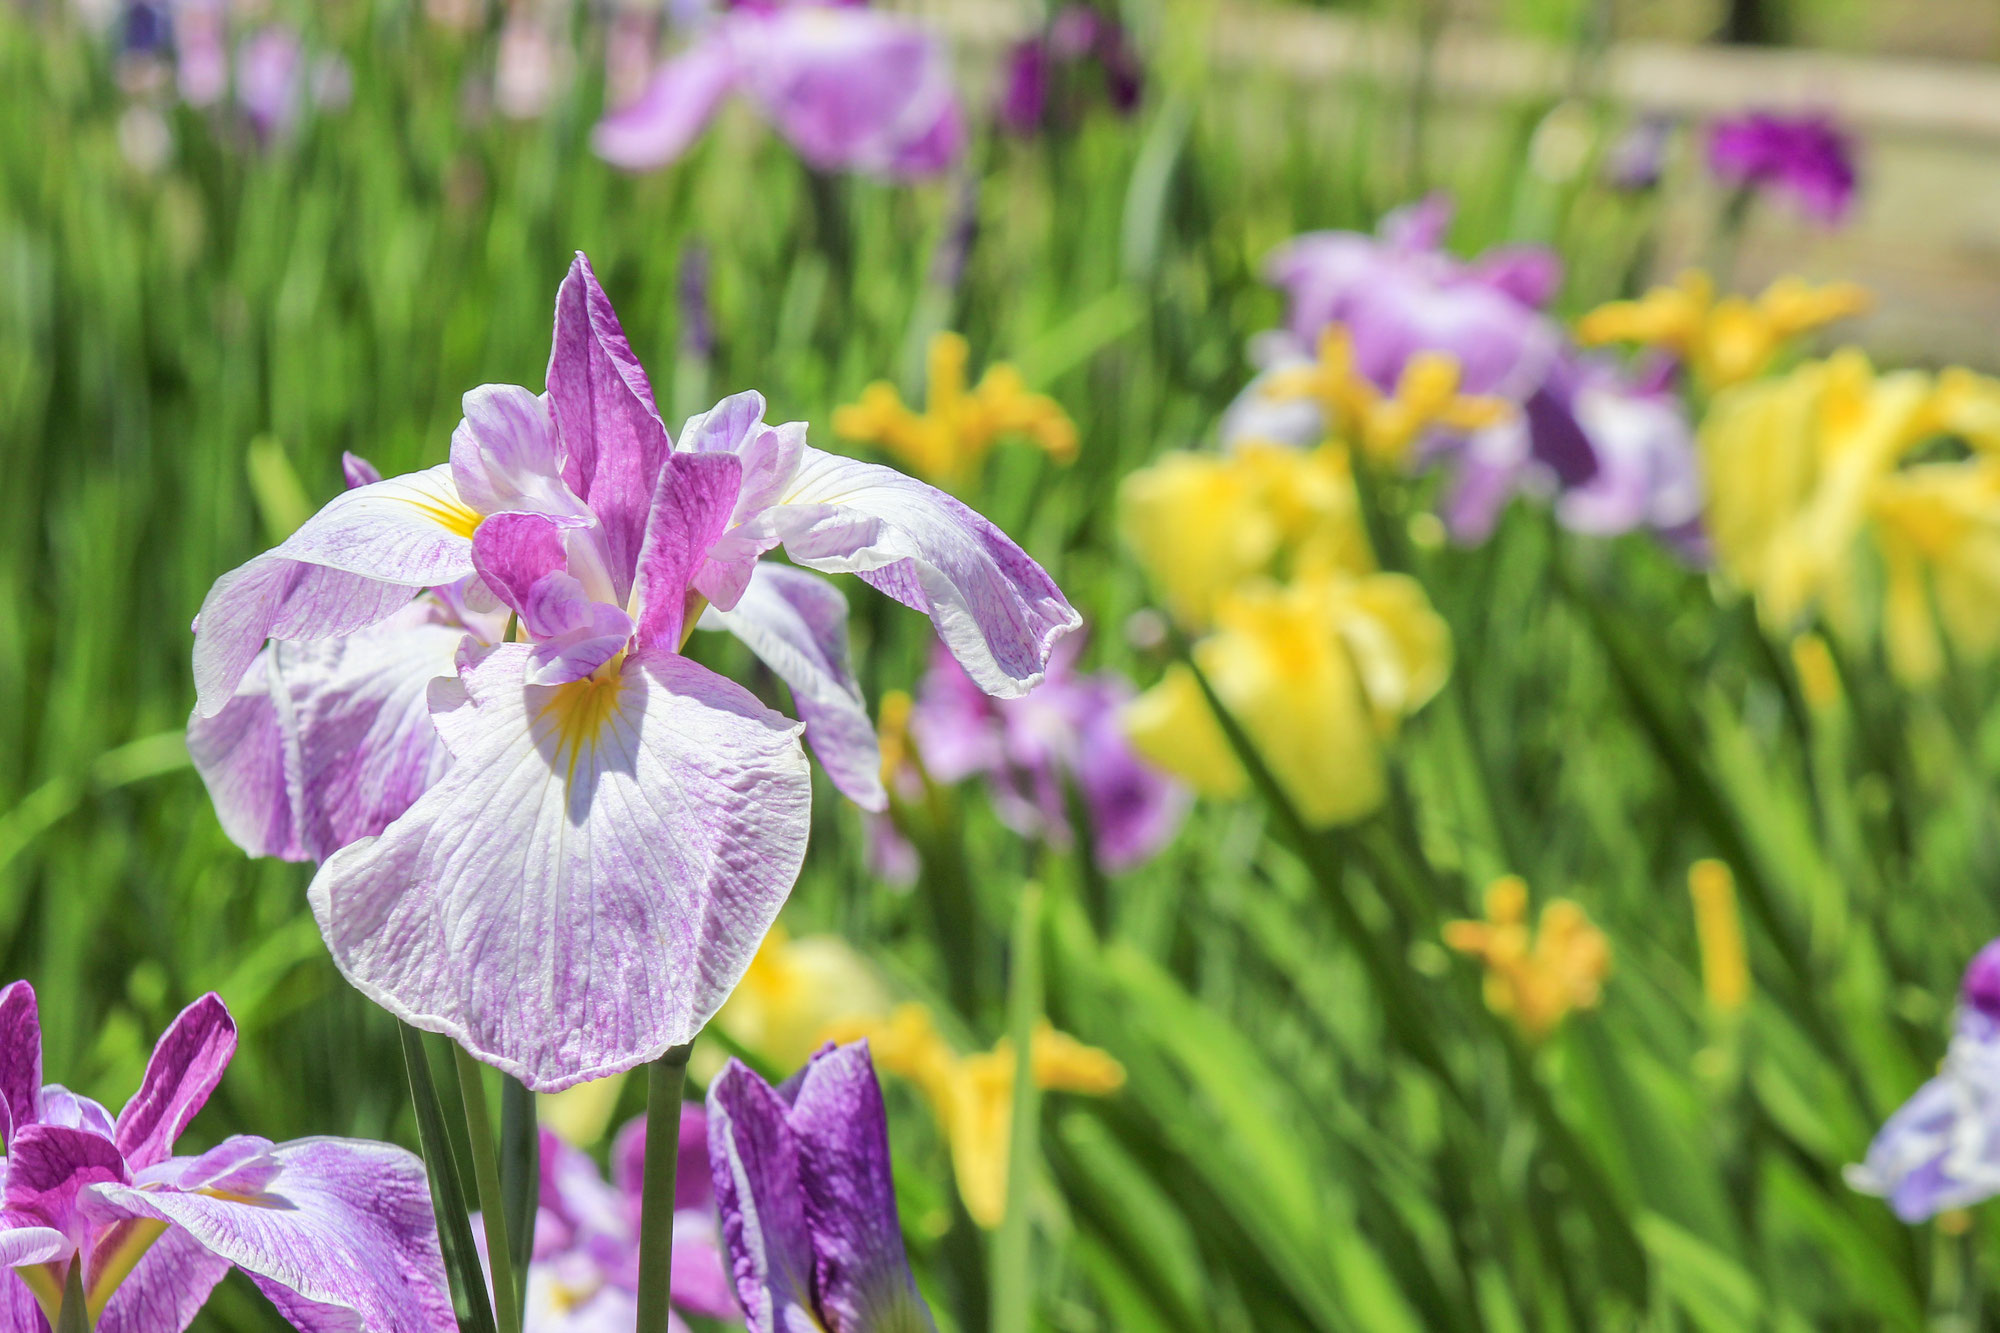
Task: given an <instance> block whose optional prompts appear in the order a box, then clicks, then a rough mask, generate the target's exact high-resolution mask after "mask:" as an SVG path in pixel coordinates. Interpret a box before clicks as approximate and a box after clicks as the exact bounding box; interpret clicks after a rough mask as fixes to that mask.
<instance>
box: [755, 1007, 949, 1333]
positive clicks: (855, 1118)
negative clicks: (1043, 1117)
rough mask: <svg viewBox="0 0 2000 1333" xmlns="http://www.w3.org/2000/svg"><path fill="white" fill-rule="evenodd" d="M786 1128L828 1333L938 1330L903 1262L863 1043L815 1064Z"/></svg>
mask: <svg viewBox="0 0 2000 1333" xmlns="http://www.w3.org/2000/svg"><path fill="white" fill-rule="evenodd" d="M790 1124H791V1129H792V1133H793V1135H794V1138H795V1140H796V1142H797V1144H798V1158H799V1181H800V1185H801V1187H802V1189H803V1191H804V1195H805V1215H806V1228H807V1230H808V1231H809V1232H810V1234H811V1236H812V1248H813V1261H814V1279H813V1289H814V1291H815V1292H816V1293H817V1294H818V1298H819V1299H818V1305H819V1310H820V1315H821V1317H822V1318H823V1319H824V1320H825V1321H826V1324H827V1327H828V1329H829V1333H920V1330H930V1329H935V1327H936V1325H935V1324H934V1323H932V1321H931V1316H930V1311H929V1309H928V1308H927V1307H926V1306H925V1305H924V1302H923V1298H922V1297H920V1296H918V1295H917V1287H916V1282H915V1280H914V1279H913V1278H912V1277H911V1276H910V1263H909V1258H908V1256H907V1255H906V1254H905V1253H904V1252H903V1231H902V1226H901V1224H900V1223H899V1222H898V1220H897V1216H896V1189H895V1184H894V1181H893V1180H892V1178H891V1171H890V1166H889V1129H888V1118H887V1112H886V1111H885V1110H884V1109H883V1106H882V1089H881V1087H880V1086H879V1085H878V1084H877V1083H876V1081H875V1067H874V1065H873V1063H872V1062H871V1061H870V1060H869V1058H868V1043H867V1042H866V1041H858V1042H854V1043H852V1044H850V1045H847V1046H841V1047H837V1048H835V1049H833V1050H829V1051H824V1052H822V1053H821V1054H819V1055H817V1056H815V1057H813V1060H812V1063H811V1064H809V1065H807V1066H806V1072H805V1077H804V1079H803V1080H802V1081H801V1082H800V1084H799V1090H798V1096H797V1099H796V1100H795V1101H794V1102H793V1104H792V1110H791V1115H790Z"/></svg>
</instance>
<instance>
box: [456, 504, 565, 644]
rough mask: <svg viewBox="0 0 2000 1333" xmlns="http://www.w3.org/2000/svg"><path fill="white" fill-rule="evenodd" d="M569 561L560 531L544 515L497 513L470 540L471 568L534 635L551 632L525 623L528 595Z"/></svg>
mask: <svg viewBox="0 0 2000 1333" xmlns="http://www.w3.org/2000/svg"><path fill="white" fill-rule="evenodd" d="M568 558H569V557H568V552H567V550H566V548H565V546H564V544H563V530H562V528H561V527H560V526H559V525H558V524H557V523H556V522H555V520H554V519H551V518H549V517H548V516H547V515H544V514H496V515H494V516H493V517H492V518H489V519H487V520H486V521H485V522H484V523H481V524H480V525H479V531H478V532H476V533H474V534H473V538H472V564H473V568H475V569H477V570H478V571H479V577H480V578H481V579H482V580H483V581H484V582H485V584H486V586H487V587H488V588H490V589H492V591H493V594H494V596H496V597H498V598H499V599H500V600H501V601H502V602H504V603H506V604H507V605H508V606H510V607H512V608H513V609H514V610H515V611H518V612H520V613H521V615H522V617H523V620H524V622H525V623H527V626H528V630H529V632H530V633H533V634H547V633H549V632H550V631H549V630H548V628H546V627H545V626H538V625H536V624H535V623H533V622H532V621H528V620H527V615H528V598H529V595H530V594H531V593H532V592H533V591H534V587H535V585H536V584H537V583H539V582H540V581H541V580H542V579H543V578H544V577H545V576H547V575H549V574H552V573H555V572H557V571H559V570H563V569H565V568H566V567H567V561H568Z"/></svg>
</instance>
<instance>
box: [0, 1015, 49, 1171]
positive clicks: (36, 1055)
mask: <svg viewBox="0 0 2000 1333" xmlns="http://www.w3.org/2000/svg"><path fill="white" fill-rule="evenodd" d="M0 1117H4V1123H0V1131H4V1134H5V1137H0V1151H4V1150H5V1149H6V1146H7V1142H8V1140H9V1139H11V1138H12V1137H13V1134H14V1130H15V1129H16V1128H19V1127H23V1126H27V1125H32V1124H34V1123H35V1122H36V1121H37V1120H40V1119H41V1118H42V1022H41V1018H40V1015H39V1013H38V1011H37V1009H36V1006H35V988H34V987H33V986H31V985H29V984H28V983H27V982H25V981H16V982H12V983H10V984H9V985H8V986H7V988H6V989H5V990H0Z"/></svg>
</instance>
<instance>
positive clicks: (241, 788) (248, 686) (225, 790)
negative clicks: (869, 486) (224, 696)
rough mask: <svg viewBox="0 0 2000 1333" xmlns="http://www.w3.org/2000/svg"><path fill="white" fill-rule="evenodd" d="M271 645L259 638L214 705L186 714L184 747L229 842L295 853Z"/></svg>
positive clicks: (289, 857)
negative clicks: (260, 644)
mask: <svg viewBox="0 0 2000 1333" xmlns="http://www.w3.org/2000/svg"><path fill="white" fill-rule="evenodd" d="M334 642H339V640H334ZM279 647H280V645H277V644H267V645H265V647H264V650H263V651H262V652H260V653H258V654H257V656H256V658H255V659H254V660H253V661H252V662H251V663H250V669H249V670H248V671H245V672H244V673H243V679H241V680H240V681H238V682H237V683H236V693H235V694H234V695H233V696H232V697H231V698H230V700H229V702H228V703H227V704H225V705H224V706H223V707H222V710H221V711H220V712H218V713H216V714H215V715H214V716H213V717H203V716H202V715H201V713H200V712H198V711H197V712H195V713H194V714H193V715H191V716H190V717H189V718H188V723H187V747H188V755H189V757H191V758H192V759H193V760H194V767H195V771H196V772H197V773H199V774H201V780H202V782H203V783H204V784H205V785H206V786H207V787H208V798H209V801H210V802H211V803H212V804H213V805H214V806H215V817H216V819H217V820H218V821H220V823H221V824H222V831H223V832H224V833H226V834H228V835H229V840H230V841H231V842H233V843H235V844H236V845H237V846H238V847H241V848H242V849H243V850H244V851H246V852H248V853H249V854H250V855H252V856H275V857H279V858H280V859H282V860H286V861H303V860H305V859H306V857H307V852H306V849H305V846H304V844H303V843H301V842H300V841H299V828H298V818H297V814H296V812H295V811H294V810H293V808H292V789H291V783H290V782H289V781H288V780H287V777H286V768H285V759H286V751H287V748H288V747H287V745H286V738H285V727H284V724H283V722H282V721H281V717H282V710H281V702H280V700H279V699H278V697H277V696H276V695H274V694H273V693H272V691H271V675H272V671H271V659H272V656H273V655H274V654H275V653H276V652H277V651H278V648H279Z"/></svg>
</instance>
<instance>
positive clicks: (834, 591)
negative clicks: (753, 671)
mask: <svg viewBox="0 0 2000 1333" xmlns="http://www.w3.org/2000/svg"><path fill="white" fill-rule="evenodd" d="M701 627H702V628H703V629H711V630H715V629H720V630H728V631H729V632H730V633H731V634H734V635H735V636H736V637H737V638H738V639H741V640H742V641H743V643H744V644H745V646H747V647H748V648H749V649H750V651H751V652H753V653H755V654H757V657H758V659H759V660H761V661H762V662H763V663H764V665H765V666H767V667H769V668H770V669H771V670H772V672H773V673H774V674H776V676H777V677H778V679H779V680H782V681H784V682H785V684H786V685H787V686H789V687H790V689H791V691H792V704H793V706H794V707H795V708H796V709H797V710H798V714H799V718H800V720H801V721H803V722H804V723H805V724H806V741H807V743H808V744H810V745H811V746H812V749H813V754H814V755H815V756H817V757H818V759H819V762H820V766H821V767H823V768H825V769H826V773H827V776H828V777H830V778H832V779H833V785H834V786H836V787H838V788H839V789H840V791H841V794H843V795H844V796H846V797H847V798H848V799H849V800H851V801H853V802H854V803H855V804H856V805H858V806H860V807H861V808H862V809H864V810H881V809H884V808H886V807H887V805H888V803H889V801H888V793H887V792H886V791H884V790H883V787H882V747H881V745H880V744H879V743H878V742H877V741H876V739H875V726H874V723H873V722H872V721H870V719H869V717H868V706H867V704H866V703H864V702H863V700H862V698H861V685H860V682H858V681H857V680H855V678H854V672H853V669H852V667H851V666H850V665H849V663H848V659H847V599H846V598H845V597H843V596H842V595H841V592H840V589H838V588H836V587H834V586H833V585H832V584H831V583H829V582H827V581H826V580H825V579H822V578H819V577H817V576H816V575H813V574H808V573H806V572H805V571H804V570H800V569H794V568H792V567H791V566H789V565H764V564H760V565H758V566H757V567H756V572H755V574H754V575H753V576H752V578H751V580H750V583H749V586H748V587H746V588H745V589H744V590H743V595H742V597H741V598H740V599H739V600H738V601H737V603H736V606H735V608H734V609H733V610H729V611H721V610H718V609H716V608H714V607H710V608H709V609H708V610H706V611H704V612H703V613H702V618H701Z"/></svg>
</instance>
